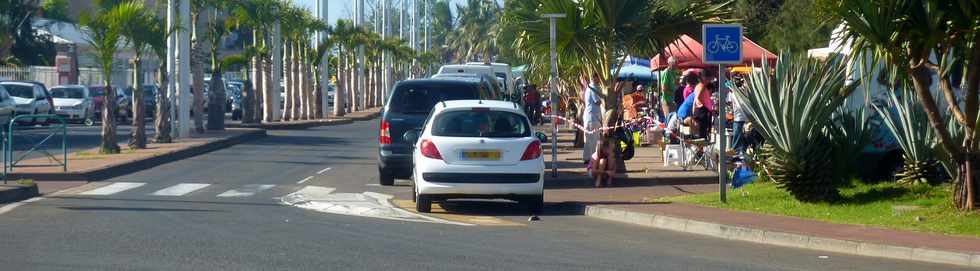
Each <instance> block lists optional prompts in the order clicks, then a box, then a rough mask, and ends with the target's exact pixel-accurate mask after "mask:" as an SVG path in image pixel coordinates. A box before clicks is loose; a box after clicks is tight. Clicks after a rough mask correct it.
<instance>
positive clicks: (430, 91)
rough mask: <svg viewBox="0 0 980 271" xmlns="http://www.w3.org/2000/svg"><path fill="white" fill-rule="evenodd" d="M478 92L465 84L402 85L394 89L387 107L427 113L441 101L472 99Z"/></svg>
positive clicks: (390, 109) (395, 111) (394, 110)
mask: <svg viewBox="0 0 980 271" xmlns="http://www.w3.org/2000/svg"><path fill="white" fill-rule="evenodd" d="M479 98H480V94H479V92H478V90H477V87H476V86H473V85H466V84H445V85H439V84H428V85H422V84H418V85H415V84H413V85H403V86H399V87H398V88H396V89H395V92H394V93H393V94H392V96H391V100H390V101H389V104H390V105H391V106H390V108H389V109H388V110H389V111H390V112H394V113H402V114H428V113H429V111H432V107H433V106H435V104H436V103H438V102H441V101H451V100H474V99H479Z"/></svg>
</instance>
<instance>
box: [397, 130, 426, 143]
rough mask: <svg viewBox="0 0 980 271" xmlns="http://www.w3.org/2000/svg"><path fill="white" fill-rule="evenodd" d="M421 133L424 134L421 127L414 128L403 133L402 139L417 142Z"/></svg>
mask: <svg viewBox="0 0 980 271" xmlns="http://www.w3.org/2000/svg"><path fill="white" fill-rule="evenodd" d="M421 135H422V130H421V129H412V130H408V131H407V132H405V134H403V135H402V139H405V141H407V142H411V143H412V144H415V142H417V141H419V136H421Z"/></svg>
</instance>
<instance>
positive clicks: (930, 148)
mask: <svg viewBox="0 0 980 271" xmlns="http://www.w3.org/2000/svg"><path fill="white" fill-rule="evenodd" d="M903 81H904V83H902V85H901V86H899V87H900V88H899V90H897V91H890V92H889V93H888V94H889V105H890V108H892V109H894V111H892V110H889V108H888V107H882V106H879V105H877V104H875V105H874V106H875V109H876V110H877V111H878V112H879V113H881V114H882V120H883V122H884V124H885V127H887V128H888V131H889V132H891V133H892V135H893V136H894V137H895V139H896V140H897V141H898V144H899V146H901V147H902V151H903V152H904V158H905V164H904V166H903V168H902V171H901V172H899V174H898V175H897V176H895V177H897V178H898V181H899V183H903V184H929V183H936V182H938V181H939V178H940V172H937V170H939V167H938V165H937V163H938V160H939V158H938V156H939V152H941V150H940V149H939V144H938V142H939V138H937V137H936V133H935V132H934V131H933V130H932V129H929V126H928V125H929V118H928V117H927V116H926V112H925V109H923V108H922V106H921V105H919V104H918V103H916V102H915V93H914V92H912V91H911V86H910V83H908V82H907V80H903ZM896 92H901V95H899V94H897V93H896Z"/></svg>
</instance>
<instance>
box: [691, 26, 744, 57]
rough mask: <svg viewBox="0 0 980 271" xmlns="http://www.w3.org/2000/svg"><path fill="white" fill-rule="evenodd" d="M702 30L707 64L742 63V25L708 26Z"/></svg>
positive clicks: (704, 55)
mask: <svg viewBox="0 0 980 271" xmlns="http://www.w3.org/2000/svg"><path fill="white" fill-rule="evenodd" d="M701 30H702V31H701V33H702V36H701V37H702V41H703V42H704V52H703V55H702V56H703V58H704V59H703V61H704V63H705V64H738V63H742V25H739V24H706V25H703V26H702V27H701Z"/></svg>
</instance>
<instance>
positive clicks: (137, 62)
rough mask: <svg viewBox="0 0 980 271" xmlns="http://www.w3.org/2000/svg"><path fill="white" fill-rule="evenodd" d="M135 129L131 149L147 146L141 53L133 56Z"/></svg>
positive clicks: (132, 134) (130, 143)
mask: <svg viewBox="0 0 980 271" xmlns="http://www.w3.org/2000/svg"><path fill="white" fill-rule="evenodd" d="M133 85H134V86H133V97H132V98H133V130H132V133H131V135H130V139H129V148H130V149H145V148H146V126H144V124H145V119H146V118H145V113H144V111H145V109H146V108H144V107H143V60H142V59H141V57H140V55H139V54H136V56H135V57H133Z"/></svg>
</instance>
